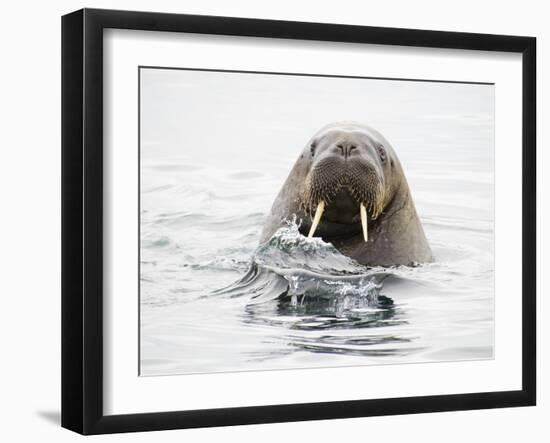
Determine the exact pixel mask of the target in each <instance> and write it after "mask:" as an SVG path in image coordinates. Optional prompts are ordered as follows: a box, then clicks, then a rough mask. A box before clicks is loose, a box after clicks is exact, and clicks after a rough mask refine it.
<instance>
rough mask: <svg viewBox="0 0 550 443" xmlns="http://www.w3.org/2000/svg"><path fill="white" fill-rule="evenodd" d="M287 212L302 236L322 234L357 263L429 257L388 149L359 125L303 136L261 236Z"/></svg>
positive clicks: (413, 260) (399, 171)
mask: <svg viewBox="0 0 550 443" xmlns="http://www.w3.org/2000/svg"><path fill="white" fill-rule="evenodd" d="M293 219H295V221H296V223H297V224H298V226H299V230H300V233H302V234H303V235H307V236H308V237H313V236H315V237H321V238H322V239H323V241H325V242H330V243H332V244H333V245H334V246H335V247H336V248H337V249H338V250H339V251H340V252H341V253H342V254H344V255H346V256H349V257H351V258H352V259H354V260H356V261H357V262H359V263H361V264H363V265H367V266H394V265H409V266H410V265H415V264H419V263H423V262H429V261H431V260H432V252H431V249H430V246H429V244H428V241H427V240H426V235H425V234H424V229H423V228H422V224H421V223H420V220H419V218H418V215H417V213H416V209H415V206H414V202H413V199H412V196H411V191H410V189H409V185H408V183H407V179H406V178H405V174H404V172H403V168H402V166H401V163H400V162H399V159H398V158H397V155H396V153H395V151H394V149H393V148H392V146H391V145H390V143H389V142H388V141H387V140H386V139H385V138H384V137H383V136H382V135H381V134H380V133H379V132H378V131H376V130H374V129H373V128H371V127H369V126H366V125H363V124H359V123H353V122H341V123H332V124H329V125H327V126H325V127H323V128H322V129H321V130H319V131H318V132H317V133H316V134H315V135H314V136H313V137H312V138H311V139H310V140H309V142H308V143H307V144H306V146H305V147H304V149H303V151H302V153H301V154H300V157H299V158H298V160H297V161H296V163H295V164H294V166H293V168H292V170H291V171H290V174H289V176H288V178H287V179H286V181H285V183H284V185H283V187H282V189H281V191H280V192H279V194H278V196H277V197H276V199H275V201H274V203H273V206H272V208H271V211H270V214H269V216H268V218H267V221H266V223H265V225H264V228H263V230H262V234H261V239H260V242H261V243H263V242H266V241H267V240H269V239H270V238H271V236H272V235H273V234H274V233H275V232H276V231H277V229H279V228H280V227H281V226H283V225H284V224H285V222H288V221H289V220H293Z"/></svg>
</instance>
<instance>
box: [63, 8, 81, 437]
mask: <svg viewBox="0 0 550 443" xmlns="http://www.w3.org/2000/svg"><path fill="white" fill-rule="evenodd" d="M83 20H84V12H83V11H82V10H80V11H76V12H73V13H71V14H67V15H65V16H63V17H62V19H61V173H62V179H61V252H62V253H61V272H62V277H61V426H63V427H64V428H67V429H70V430H72V431H75V432H78V433H83V431H84V421H83V413H84V397H83V384H84V373H83V371H84V364H83V358H82V357H83V351H84V349H83V338H84V335H83V321H84V316H83V295H84V293H83V258H84V249H83V228H84V218H83V201H82V192H83V184H82V181H83V174H84V163H83V152H82V147H83V146H82V141H83V127H84V115H83V109H84V99H83V86H84V83H83V81H84V69H83V67H84V64H83V59H84V52H83V43H84V21H83Z"/></svg>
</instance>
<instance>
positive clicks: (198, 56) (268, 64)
mask: <svg viewBox="0 0 550 443" xmlns="http://www.w3.org/2000/svg"><path fill="white" fill-rule="evenodd" d="M62 60H63V61H62V125H63V127H62V162H63V164H62V173H63V178H62V188H63V192H62V199H63V205H62V221H63V226H62V241H63V244H62V254H63V263H62V270H63V276H62V283H63V290H62V322H63V324H62V425H63V426H64V427H66V428H68V429H71V430H74V431H76V432H79V433H82V434H101V433H114V432H129V431H146V430H160V429H176V428H191V427H206V426H227V425H238V424H252V423H272V422H283V421H299V420H318V419H329V418H346V417H361V416H376V415H388V414H410V413H421V412H433V411H452V410H465V409H482V408H498V407H512V406H528V405H534V404H535V391H536V374H535V367H536V356H535V349H536V342H535V340H536V337H535V331H536V325H535V319H536V315H535V307H536V276H535V268H536V207H535V203H536V177H535V172H536V159H535V157H536V154H535V151H536V150H535V139H536V137H535V130H536V125H535V121H536V119H535V110H536V106H535V95H536V94H535V83H536V82H535V72H536V69H535V60H536V41H535V38H532V37H517V36H502V35H485V34H467V33H453V32H439V31H423V30H411V29H389V28H376V27H362V26H349V25H343V24H320V23H300V22H284V21H271V20H256V19H244V18H230V17H211V16H192V15H176V14H160V13H149V12H125V11H108V10H92V9H84V10H80V11H77V12H74V13H72V14H68V15H66V16H64V17H63V19H62Z"/></svg>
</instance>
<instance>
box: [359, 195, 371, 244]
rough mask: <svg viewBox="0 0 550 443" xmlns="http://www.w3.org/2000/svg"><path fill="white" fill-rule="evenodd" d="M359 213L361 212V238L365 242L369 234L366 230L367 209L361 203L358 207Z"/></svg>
mask: <svg viewBox="0 0 550 443" xmlns="http://www.w3.org/2000/svg"><path fill="white" fill-rule="evenodd" d="M359 211H360V212H361V226H362V227H363V238H364V239H365V242H368V241H369V233H368V230H367V209H366V208H365V205H364V204H363V203H361V205H360V206H359Z"/></svg>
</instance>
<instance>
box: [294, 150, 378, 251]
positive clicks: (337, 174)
mask: <svg viewBox="0 0 550 443" xmlns="http://www.w3.org/2000/svg"><path fill="white" fill-rule="evenodd" d="M336 149H337V151H338V152H337V154H335V155H333V154H331V155H327V156H325V157H323V158H321V159H319V160H318V161H316V162H315V163H314V164H313V165H312V168H311V170H310V172H309V174H308V176H307V177H306V180H305V185H304V192H303V207H304V210H305V212H306V213H307V214H310V216H313V223H312V225H311V228H310V231H309V236H310V237H312V236H313V234H314V233H315V231H316V229H317V227H318V225H319V223H320V222H321V221H322V220H326V221H328V222H330V223H348V224H357V223H358V222H360V223H361V227H362V231H363V237H364V239H365V241H367V239H368V220H369V219H370V220H375V219H376V218H377V217H378V215H379V214H380V213H381V212H382V209H383V201H384V176H383V174H381V172H380V171H379V169H378V168H377V165H376V163H374V162H372V161H369V159H368V158H364V157H360V156H356V157H352V156H353V152H354V151H356V150H358V148H357V146H356V145H354V144H351V143H349V144H337V145H336ZM323 216H324V218H323Z"/></svg>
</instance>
